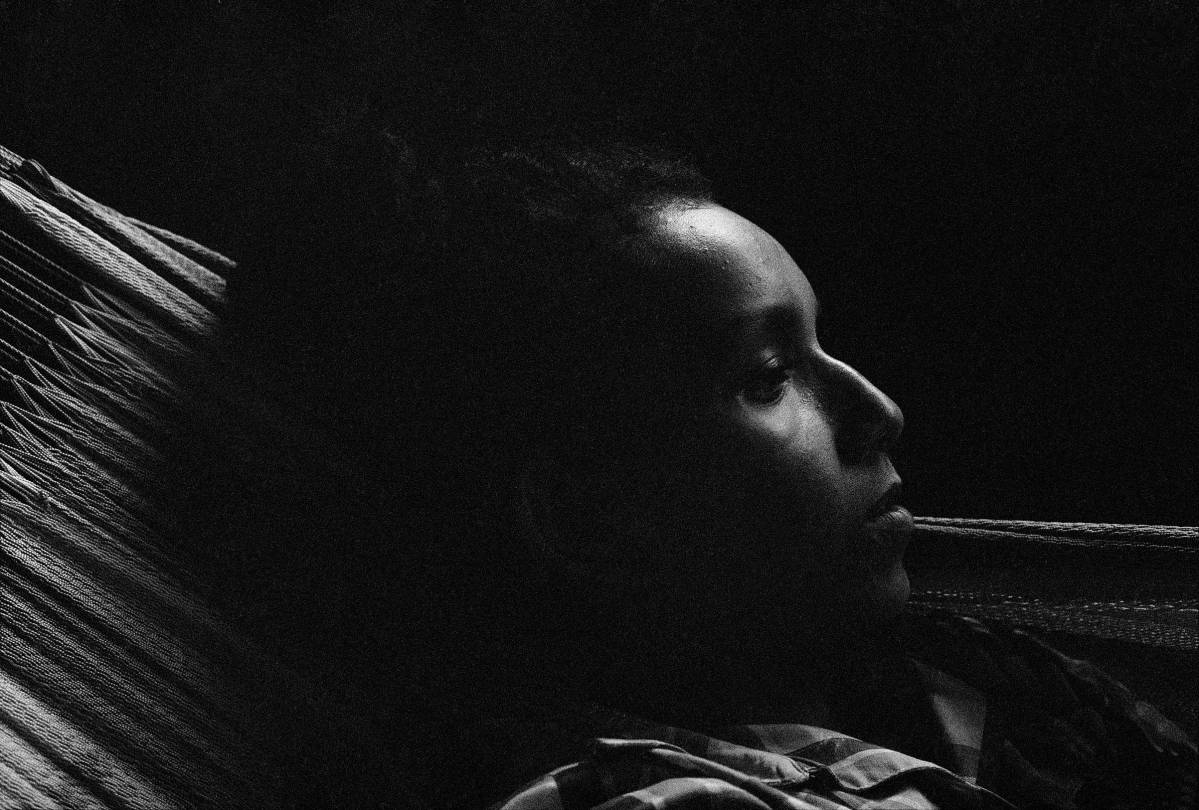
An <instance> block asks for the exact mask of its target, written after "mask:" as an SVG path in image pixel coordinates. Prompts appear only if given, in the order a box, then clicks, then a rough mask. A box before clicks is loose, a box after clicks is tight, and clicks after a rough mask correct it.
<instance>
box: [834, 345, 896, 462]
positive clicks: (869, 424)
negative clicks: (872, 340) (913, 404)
mask: <svg viewBox="0 0 1199 810" xmlns="http://www.w3.org/2000/svg"><path fill="white" fill-rule="evenodd" d="M830 361H831V363H832V365H833V368H834V374H835V376H836V384H837V388H838V391H837V394H838V395H837V396H836V397H835V399H836V400H837V405H838V411H837V413H836V414H835V416H836V419H837V424H838V437H837V439H838V446H839V448H840V450H841V452H842V454H843V455H844V456H846V457H847V458H848V459H849V460H851V461H862V460H865V459H866V458H868V457H870V456H872V455H874V454H877V453H884V452H886V451H887V450H888V448H889V447H890V446H891V444H892V443H893V442H894V441H895V440H896V439H897V438H899V435H900V433H902V432H903V422H904V420H903V411H901V410H900V409H899V406H898V405H896V404H895V401H894V400H892V399H891V398H890V397H889V396H887V395H886V394H884V393H883V392H882V391H881V390H879V389H878V388H877V387H876V386H875V385H874V384H873V383H871V382H870V380H868V379H866V377H865V375H863V374H862V373H861V372H859V371H858V370H857V369H855V368H854V367H852V366H850V365H849V364H847V363H843V362H841V361H840V360H836V359H833V358H830Z"/></svg>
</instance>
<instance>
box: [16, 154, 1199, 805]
mask: <svg viewBox="0 0 1199 810" xmlns="http://www.w3.org/2000/svg"><path fill="white" fill-rule="evenodd" d="M233 269H234V267H233V264H232V263H231V262H230V261H229V260H228V259H225V258H224V257H222V256H220V255H218V254H216V253H214V252H212V251H210V250H207V249H205V248H204V247H202V246H200V245H197V244H195V243H193V242H191V241H188V240H186V239H183V238H181V237H179V236H176V235H174V234H171V233H169V232H167V231H164V230H161V229H159V228H156V227H153V226H150V225H146V224H144V223H141V222H138V221H136V220H133V219H131V218H129V217H125V216H123V215H121V214H119V213H117V212H116V211H113V210H112V209H110V208H107V207H105V206H103V205H101V204H99V203H97V202H95V201H93V200H91V199H89V198H87V197H86V196H84V195H82V194H79V193H78V192H76V191H74V190H73V189H71V188H69V187H68V186H66V185H64V184H63V183H61V182H59V181H58V180H56V179H54V178H53V177H51V176H50V175H49V174H48V173H46V172H45V170H43V169H42V168H41V167H40V166H39V165H38V164H36V163H34V162H32V161H27V160H22V159H21V158H19V157H18V156H16V155H14V154H12V153H11V152H8V151H6V150H3V149H2V148H0V375H2V378H3V379H2V380H0V389H2V391H3V393H2V395H0V620H2V622H3V624H2V627H0V807H5V808H7V807H21V808H90V807H97V808H131V809H132V808H146V810H150V809H151V808H153V809H154V810H163V809H164V808H167V809H169V808H187V807H241V806H245V807H269V806H275V805H278V804H280V803H281V802H282V801H283V799H281V798H280V797H281V796H285V795H287V794H288V790H287V787H288V786H287V784H286V783H285V782H286V779H285V777H284V776H282V775H281V774H283V773H286V772H287V768H286V766H283V765H281V764H280V763H279V761H278V757H277V756H276V755H275V753H273V752H272V751H271V743H270V741H264V740H263V739H262V736H263V734H262V729H261V727H260V726H253V724H247V723H246V722H245V718H246V717H247V716H251V715H261V714H262V713H264V712H266V713H270V712H275V713H280V714H287V713H288V712H291V713H293V714H296V715H297V716H298V718H299V719H297V720H295V723H294V724H295V726H296V727H300V726H304V727H305V728H308V727H319V728H320V729H322V730H323V731H321V732H320V735H323V739H324V742H325V745H327V746H328V747H329V748H330V749H333V748H336V749H338V750H339V751H340V755H341V756H342V757H343V758H347V759H354V758H355V757H359V759H358V761H360V762H366V761H368V760H370V759H372V758H373V759H374V760H375V761H380V760H382V761H384V763H386V761H387V757H388V756H389V752H388V748H387V744H386V743H384V742H383V741H381V740H378V739H374V738H372V737H370V735H369V734H368V733H366V732H364V731H363V730H362V729H363V728H365V727H366V725H367V724H366V723H364V722H362V718H360V717H355V716H354V715H353V714H352V713H350V712H348V711H343V709H342V708H341V707H339V706H336V705H332V704H331V703H330V702H329V701H327V700H325V699H323V698H322V697H321V696H320V694H319V690H314V689H313V688H312V685H311V684H310V683H306V682H305V681H304V679H303V678H300V677H298V676H297V675H295V674H294V673H291V672H289V671H288V670H287V668H286V667H282V666H281V665H280V664H279V663H278V662H277V661H275V660H274V659H272V658H271V657H270V656H269V655H266V654H264V653H263V652H262V651H261V650H260V649H258V648H256V647H255V646H254V645H253V644H251V643H250V642H249V641H247V639H246V637H245V636H244V635H243V634H242V633H240V632H238V631H235V630H233V629H231V628H230V627H229V626H228V624H227V623H226V622H225V621H223V620H222V619H221V617H220V616H218V615H217V614H216V611H215V610H214V609H213V608H212V607H211V606H210V605H209V604H208V602H207V601H206V599H205V597H204V593H205V589H204V587H203V584H202V583H199V582H197V581H196V580H195V578H194V576H193V575H192V574H191V573H190V571H191V569H190V568H189V567H188V564H187V561H188V559H190V557H191V550H190V549H188V547H187V538H188V533H187V531H186V528H187V527H181V526H178V525H176V524H175V522H174V518H173V514H172V512H171V510H170V509H169V508H168V506H167V505H168V504H169V503H170V502H171V499H170V497H169V496H170V493H169V492H166V491H164V487H165V483H164V482H166V481H169V480H171V479H170V478H169V476H168V475H167V474H166V465H167V464H168V463H169V460H168V458H167V451H166V448H167V447H168V446H169V444H170V438H171V436H172V433H173V430H174V426H176V425H178V423H179V421H178V420H179V419H181V418H182V415H183V414H189V415H191V416H192V417H194V415H195V414H197V413H199V414H208V415H209V419H210V423H211V424H210V429H211V433H212V436H213V441H217V440H218V438H219V440H220V441H223V442H240V446H239V448H238V452H239V453H241V454H242V456H243V457H244V458H246V459H248V460H250V461H254V460H256V463H259V464H262V465H263V466H264V467H265V466H268V465H269V464H270V451H269V447H268V445H269V442H266V440H264V439H262V437H261V434H263V433H264V432H269V431H265V430H259V431H254V430H250V431H247V432H244V433H242V432H238V431H237V430H235V429H234V427H233V422H232V421H231V420H230V418H229V417H228V414H230V413H232V412H236V411H238V410H239V409H241V410H245V411H252V410H253V409H254V407H253V406H252V405H249V404H247V400H246V399H245V398H244V397H242V396H241V395H240V394H235V393H233V392H232V391H230V390H213V389H211V388H205V387H204V386H203V385H201V384H199V383H197V379H199V378H198V377H197V376H196V375H195V374H194V370H195V369H196V368H197V367H198V366H199V365H202V364H203V363H204V361H205V360H206V359H208V358H209V357H211V355H212V354H213V353H214V352H217V351H219V349H218V347H217V346H216V345H215V344H216V334H217V333H216V328H217V326H218V324H219V315H220V312H221V308H222V302H223V296H224V281H223V276H224V275H226V274H227V273H229V272H230V271H232V270H233ZM243 415H244V414H243ZM246 418H249V417H246ZM264 421H265V422H270V421H271V420H269V419H266V420H264ZM231 436H232V437H233V438H231ZM255 436H258V438H257V439H255V438H254V437H255ZM264 442H265V443H264ZM247 463H249V462H247ZM917 525H918V533H917V537H916V538H915V542H914V543H913V545H912V554H911V569H912V571H913V581H914V583H915V586H916V592H915V594H914V597H913V608H914V609H916V610H937V609H946V610H952V611H956V612H961V613H967V614H972V615H976V616H980V617H984V618H995V619H1002V620H1007V621H1013V622H1017V623H1022V624H1028V625H1032V626H1034V627H1037V628H1040V629H1041V630H1043V631H1046V632H1047V633H1049V634H1052V635H1053V636H1054V638H1055V639H1056V640H1058V641H1059V643H1065V644H1066V646H1067V648H1070V646H1071V645H1073V649H1076V650H1078V651H1079V652H1080V653H1082V654H1086V655H1088V656H1089V657H1091V658H1096V659H1098V660H1100V662H1101V663H1103V664H1104V665H1106V666H1108V667H1109V668H1110V669H1112V670H1113V671H1114V672H1115V674H1116V675H1117V676H1118V677H1122V678H1124V679H1125V680H1128V681H1130V682H1131V685H1133V686H1134V688H1136V689H1137V690H1138V691H1141V692H1142V693H1144V694H1146V695H1147V696H1148V697H1149V698H1150V699H1152V700H1155V701H1157V702H1158V703H1159V705H1161V706H1162V707H1163V708H1165V709H1166V711H1167V713H1171V714H1173V716H1174V717H1175V718H1176V719H1177V720H1179V721H1181V722H1182V723H1184V724H1186V725H1188V726H1189V727H1190V728H1191V730H1192V731H1193V730H1194V729H1195V721H1196V702H1197V701H1196V697H1195V695H1194V691H1193V687H1191V686H1190V683H1189V681H1188V678H1193V676H1194V674H1195V672H1196V671H1199V667H1197V664H1199V593H1197V587H1199V586H1197V583H1199V530H1196V529H1188V528H1172V527H1160V526H1116V525H1096V524H1073V523H1072V524H1063V523H1035V522H1014V521H986V520H964V519H945V518H919V519H918V521H917ZM396 688H397V689H403V688H405V687H404V686H401V685H397V687H396ZM413 688H414V689H415V687H413ZM414 697H418V698H419V697H421V696H419V695H416V694H414ZM267 704H270V705H267ZM264 706H265V707H266V708H264ZM271 728H273V729H276V730H277V729H278V728H280V727H279V726H272V727H271ZM279 735H280V736H287V732H286V731H282V732H279ZM323 754H324V752H323V751H321V752H318V756H316V757H314V761H316V760H319V759H320V756H321V755H323ZM396 757H397V759H394V760H392V761H400V760H401V759H402V756H401V754H400V753H397V754H396ZM385 767H386V766H384V768H385ZM362 768H363V772H364V773H365V771H366V770H367V768H368V766H366V765H363V766H362ZM402 783H403V779H402V776H401V777H400V778H399V779H398V781H397V785H400V786H399V787H396V788H395V791H396V792H394V793H392V794H390V799H391V800H392V801H393V802H394V803H395V804H397V805H406V804H411V805H413V806H419V805H420V802H419V801H418V800H416V799H415V798H413V797H411V796H407V795H404V794H403V788H402ZM352 797H353V789H352V786H351V787H347V788H346V792H345V793H344V794H343V795H332V794H331V795H327V796H326V797H325V798H326V800H327V801H328V802H331V803H333V804H335V805H339V806H355V805H354V804H353V801H354V799H353V798H352Z"/></svg>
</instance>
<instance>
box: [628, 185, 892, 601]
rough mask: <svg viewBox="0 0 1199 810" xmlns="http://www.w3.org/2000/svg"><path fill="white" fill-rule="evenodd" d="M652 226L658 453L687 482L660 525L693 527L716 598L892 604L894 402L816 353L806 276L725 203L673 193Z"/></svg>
mask: <svg viewBox="0 0 1199 810" xmlns="http://www.w3.org/2000/svg"><path fill="white" fill-rule="evenodd" d="M646 239H647V243H648V247H649V248H650V249H651V250H652V251H653V252H654V253H655V254H656V255H657V256H659V257H663V259H664V260H663V261H659V262H657V263H656V265H655V266H656V267H658V268H659V269H658V270H656V271H655V270H651V271H650V273H651V274H653V273H657V274H658V278H657V279H656V280H655V281H654V282H653V285H652V291H651V290H649V289H647V290H646V291H645V292H646V295H654V296H661V297H663V298H665V299H667V300H662V301H661V302H660V303H661V305H662V307H663V309H662V310H661V311H663V312H670V313H672V314H671V315H670V316H669V317H663V318H661V319H659V322H658V323H655V324H652V325H651V331H650V335H651V339H649V340H647V341H646V346H645V351H646V360H647V361H648V362H647V365H646V366H645V367H644V368H645V369H646V370H647V372H648V373H652V374H654V375H656V376H658V377H659V380H658V383H659V385H658V386H657V389H658V390H665V391H668V392H671V391H673V392H676V394H677V396H675V397H672V398H673V399H675V401H673V402H670V403H669V405H668V408H669V409H670V410H672V411H673V412H674V413H675V414H676V415H677V418H673V417H672V418H673V421H674V422H675V425H676V429H674V430H671V431H670V433H671V435H672V438H671V439H670V440H669V441H665V442H663V446H661V447H659V446H656V445H655V446H654V449H653V455H654V458H653V459H651V462H652V464H653V466H654V467H655V468H657V469H659V470H661V471H663V475H664V476H665V478H666V479H667V481H666V483H665V486H667V487H673V488H675V491H678V492H683V494H681V495H680V496H679V497H677V498H675V497H668V498H665V499H663V503H671V504H672V505H671V506H669V507H665V508H667V509H668V510H671V511H674V512H675V513H674V514H670V515H668V516H667V521H666V523H665V524H663V525H669V526H672V527H674V528H675V529H676V530H677V531H678V532H679V533H680V535H685V536H689V537H692V538H694V539H695V542H696V544H697V546H696V551H697V553H696V554H695V557H696V559H703V560H705V562H704V563H703V564H702V565H703V566H705V567H706V571H705V573H703V574H701V575H700V576H698V577H697V581H699V580H704V581H705V582H704V584H703V587H704V588H705V589H706V591H707V593H708V594H709V595H711V596H713V597H714V598H716V599H717V600H720V601H719V602H718V603H724V604H736V603H737V601H742V602H744V600H745V599H746V598H747V597H748V599H749V600H750V601H751V602H753V601H758V602H760V601H761V600H771V601H773V602H774V604H772V605H769V607H771V608H777V609H783V610H785V611H787V612H788V614H790V615H795V614H794V613H791V611H795V613H800V612H803V613H808V614H810V613H811V611H813V610H816V611H821V610H831V611H833V612H834V613H836V614H838V615H842V616H846V617H850V616H854V617H858V618H861V619H867V620H872V619H882V618H886V617H890V616H892V615H894V614H895V613H897V612H898V610H899V609H900V608H901V607H902V605H903V603H904V601H905V600H906V599H907V595H908V581H907V574H906V572H905V571H904V568H903V561H902V558H903V551H904V547H905V544H906V538H907V533H908V531H909V530H910V516H909V515H908V514H907V513H906V512H905V511H904V510H902V509H901V508H899V509H897V508H896V506H897V504H896V498H897V496H898V485H899V481H900V479H899V476H898V475H897V474H896V472H895V469H894V467H893V466H892V464H891V460H890V458H889V456H888V455H887V447H888V445H889V444H890V442H891V441H892V440H893V439H894V438H895V437H896V436H897V435H898V434H899V432H900V430H901V429H902V424H903V416H902V414H901V412H900V410H899V408H898V407H897V406H896V405H895V403H893V402H892V401H891V400H890V399H888V398H887V397H886V396H885V395H884V394H883V393H882V392H881V391H879V390H878V389H877V388H875V387H874V386H872V385H871V384H870V383H869V382H868V381H867V380H866V379H865V378H864V377H863V376H862V375H861V374H859V373H858V372H857V371H855V370H854V369H852V368H850V367H849V366H847V365H846V364H844V363H842V362H840V361H838V360H836V359H834V358H832V357H830V356H829V355H827V354H826V353H825V352H824V351H823V349H822V348H821V347H820V344H819V342H818V340H817V334H816V325H817V324H816V321H817V313H818V305H817V301H816V297H815V294H814V293H813V291H812V287H811V285H810V284H809V283H808V280H807V278H806V277H805V276H804V274H803V273H802V272H801V271H800V269H799V268H798V267H797V266H796V264H795V262H794V261H792V259H791V257H790V256H789V255H788V254H787V252H786V251H785V250H784V249H783V248H782V246H781V245H780V244H779V243H778V242H776V241H775V240H774V239H773V238H772V237H771V236H770V235H769V234H767V233H766V232H765V231H763V230H762V229H761V228H759V227H757V226H756V225H754V224H753V223H751V222H749V221H748V220H746V219H744V218H743V217H741V216H739V215H737V214H735V213H733V212H731V211H729V210H727V209H725V208H722V207H720V206H717V205H711V204H706V205H701V206H698V207H697V206H683V205H678V206H669V207H666V208H664V209H662V210H660V211H659V212H658V214H657V216H656V217H655V219H654V220H653V221H652V223H651V224H650V226H649V229H648V234H647V236H646ZM664 267H668V268H669V271H668V276H667V277H665V278H663V277H662V275H661V274H662V270H661V268H664ZM679 319H685V320H686V321H687V322H686V323H680V322H679ZM654 330H658V332H659V337H660V338H661V339H660V340H654V339H653V337H652V336H653V334H654ZM679 334H686V335H688V336H692V337H689V338H688V339H686V340H683V341H680V340H678V339H676V337H675V336H677V335H679ZM680 353H684V354H687V355H690V356H680ZM663 375H665V380H664V382H665V385H662V384H661V383H662V382H663V380H662V379H660V378H661V377H662V376H663ZM672 375H674V376H672ZM697 378H698V379H697ZM680 426H681V427H680ZM661 485H662V484H660V486H661ZM669 545H670V547H672V548H673V547H674V545H673V544H669ZM699 548H704V549H706V551H705V552H703V553H699V552H698V549H699ZM684 553H687V552H684ZM747 587H748V588H749V589H750V593H748V594H747V593H746V592H745V589H746V588H747ZM725 589H728V591H729V592H728V593H724V594H722V593H720V591H721V590H725ZM733 589H736V592H733ZM746 607H748V608H755V607H757V608H760V607H763V605H761V604H760V603H759V604H757V605H753V604H751V605H746Z"/></svg>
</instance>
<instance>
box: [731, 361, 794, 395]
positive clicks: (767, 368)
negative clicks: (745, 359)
mask: <svg viewBox="0 0 1199 810" xmlns="http://www.w3.org/2000/svg"><path fill="white" fill-rule="evenodd" d="M792 377H794V369H792V368H791V367H790V366H788V365H787V364H786V363H785V362H783V360H782V359H781V358H775V359H773V360H771V361H769V362H767V363H765V364H763V365H761V366H759V367H758V368H757V370H755V371H754V373H753V374H751V375H750V376H749V378H748V379H746V381H745V382H744V384H742V386H741V390H740V391H739V392H738V393H739V394H740V395H741V397H742V398H743V399H744V400H745V401H746V402H749V403H752V404H754V405H773V404H775V403H776V402H778V401H779V400H781V399H782V398H783V395H784V394H786V393H787V386H788V385H789V384H790V382H791V379H792Z"/></svg>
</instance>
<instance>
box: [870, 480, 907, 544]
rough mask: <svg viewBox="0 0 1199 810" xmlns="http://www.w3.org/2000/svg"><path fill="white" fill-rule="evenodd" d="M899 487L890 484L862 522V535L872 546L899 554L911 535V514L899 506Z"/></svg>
mask: <svg viewBox="0 0 1199 810" xmlns="http://www.w3.org/2000/svg"><path fill="white" fill-rule="evenodd" d="M900 492H901V490H900V485H899V484H898V483H896V484H892V485H891V486H890V487H889V488H888V489H887V491H886V492H885V493H883V496H882V497H881V498H879V499H878V500H877V501H875V503H874V505H873V506H872V507H871V508H870V512H869V513H867V515H866V519H865V520H864V521H863V522H862V533H863V534H864V535H865V538H866V539H867V540H868V541H870V543H871V544H872V545H874V546H877V547H879V548H880V549H885V550H887V551H890V552H892V553H901V552H902V551H903V549H904V548H905V547H906V546H907V542H908V538H909V536H911V534H912V528H913V524H912V513H911V512H909V511H908V510H907V509H904V508H903V507H902V506H900V505H899V497H900Z"/></svg>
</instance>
